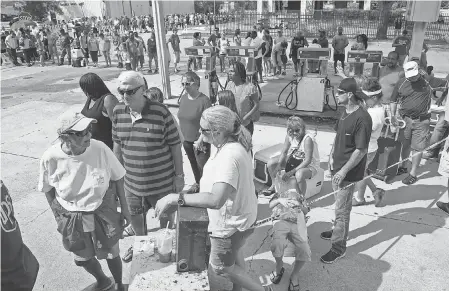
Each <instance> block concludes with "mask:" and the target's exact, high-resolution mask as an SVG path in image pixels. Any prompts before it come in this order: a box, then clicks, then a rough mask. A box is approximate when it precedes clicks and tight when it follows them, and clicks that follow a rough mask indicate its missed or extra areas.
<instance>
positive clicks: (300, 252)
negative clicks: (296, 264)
mask: <svg viewBox="0 0 449 291" xmlns="http://www.w3.org/2000/svg"><path fill="white" fill-rule="evenodd" d="M288 240H289V241H291V242H292V243H293V245H294V246H295V257H296V260H297V261H303V262H310V261H311V260H312V251H311V250H310V246H309V242H308V241H304V240H303V239H302V238H301V236H300V235H299V230H298V225H297V224H296V223H293V222H290V221H286V220H279V221H276V222H275V224H274V226H273V234H272V241H271V252H272V253H273V256H274V257H275V258H280V257H283V256H284V250H285V248H286V247H287V243H288Z"/></svg>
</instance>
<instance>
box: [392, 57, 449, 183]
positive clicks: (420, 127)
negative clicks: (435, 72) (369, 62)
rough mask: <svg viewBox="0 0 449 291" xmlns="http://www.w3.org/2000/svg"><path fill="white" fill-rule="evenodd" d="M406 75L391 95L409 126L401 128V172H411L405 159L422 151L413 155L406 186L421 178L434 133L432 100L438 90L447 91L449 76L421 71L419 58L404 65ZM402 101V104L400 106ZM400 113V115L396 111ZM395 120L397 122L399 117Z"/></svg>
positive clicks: (395, 108) (393, 108) (393, 107)
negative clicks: (432, 128)
mask: <svg viewBox="0 0 449 291" xmlns="http://www.w3.org/2000/svg"><path fill="white" fill-rule="evenodd" d="M404 73H405V77H402V78H401V79H399V81H398V82H397V83H396V85H395V87H394V89H393V93H392V95H391V98H390V100H391V101H390V102H392V103H391V106H390V108H391V114H392V116H397V115H399V116H400V117H401V118H402V119H403V120H404V121H405V124H406V125H405V128H404V129H403V130H401V139H402V153H401V158H402V160H404V163H403V164H402V166H401V167H399V169H398V175H400V174H405V173H407V172H408V170H407V168H406V165H405V160H406V159H408V157H409V156H410V152H411V151H413V152H414V153H418V154H417V155H415V156H413V158H412V167H411V169H410V173H409V174H408V175H407V176H406V177H405V178H404V179H403V180H402V183H404V184H406V185H411V184H414V183H415V182H416V181H418V178H417V170H418V166H419V163H420V162H421V158H422V151H423V150H424V149H425V148H426V147H427V146H428V145H429V144H428V142H429V136H430V112H429V110H430V103H431V100H432V94H433V91H434V90H445V88H447V87H448V80H447V79H448V78H446V79H438V78H435V77H433V76H429V75H427V74H426V73H425V72H423V71H420V70H419V65H418V63H417V62H415V61H410V62H407V63H405V64H404ZM398 104H399V105H400V107H399V108H398ZM397 109H399V110H398V114H396V110H397ZM392 121H393V123H396V124H397V121H396V118H393V120H392Z"/></svg>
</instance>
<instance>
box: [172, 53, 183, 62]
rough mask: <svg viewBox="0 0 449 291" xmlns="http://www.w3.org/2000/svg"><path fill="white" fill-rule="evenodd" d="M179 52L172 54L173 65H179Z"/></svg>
mask: <svg viewBox="0 0 449 291" xmlns="http://www.w3.org/2000/svg"><path fill="white" fill-rule="evenodd" d="M180 54H181V53H180V52H173V62H174V63H175V64H177V63H179V60H180Z"/></svg>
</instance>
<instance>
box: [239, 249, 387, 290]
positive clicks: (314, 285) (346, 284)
mask: <svg viewBox="0 0 449 291" xmlns="http://www.w3.org/2000/svg"><path fill="white" fill-rule="evenodd" d="M247 266H248V263H247ZM284 268H285V273H284V276H283V277H282V280H281V282H280V283H279V284H278V285H274V284H272V283H271V281H270V279H269V276H270V274H271V272H272V271H273V270H274V269H275V263H274V261H271V260H266V259H255V260H254V261H253V262H252V266H251V269H250V274H251V275H252V276H253V277H256V278H259V280H260V282H261V283H262V284H263V285H270V286H271V287H272V288H273V290H274V291H281V290H282V291H284V290H287V288H288V285H289V278H290V275H291V272H292V270H293V264H287V263H285V262H284ZM390 268H391V266H390V264H389V263H388V262H385V261H383V260H375V259H373V258H372V257H370V256H368V255H365V254H357V255H354V256H352V257H351V258H350V259H346V258H344V259H342V260H339V261H338V263H336V264H333V265H326V264H323V263H321V262H319V261H318V262H317V261H316V260H314V259H312V262H308V263H306V264H305V266H304V267H303V269H302V270H301V271H300V285H301V290H320V291H334V290H358V291H365V290H366V291H372V290H378V289H379V287H380V285H381V283H382V280H383V274H384V273H386V272H387V271H388V270H390ZM348 274H351V275H350V276H348Z"/></svg>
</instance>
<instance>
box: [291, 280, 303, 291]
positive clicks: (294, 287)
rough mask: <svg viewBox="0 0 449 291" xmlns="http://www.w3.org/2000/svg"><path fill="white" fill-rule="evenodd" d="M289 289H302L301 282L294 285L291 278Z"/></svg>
mask: <svg viewBox="0 0 449 291" xmlns="http://www.w3.org/2000/svg"><path fill="white" fill-rule="evenodd" d="M288 291H301V288H300V287H299V284H297V285H293V282H292V280H290V283H289V284H288Z"/></svg>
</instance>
